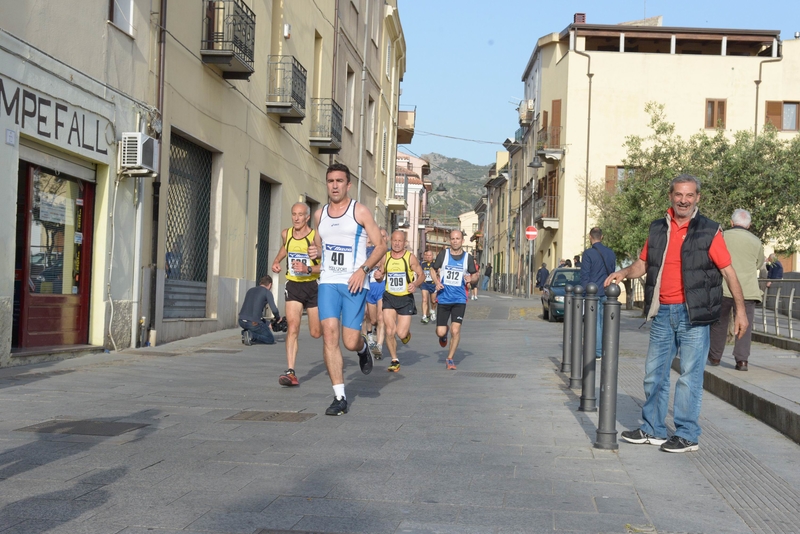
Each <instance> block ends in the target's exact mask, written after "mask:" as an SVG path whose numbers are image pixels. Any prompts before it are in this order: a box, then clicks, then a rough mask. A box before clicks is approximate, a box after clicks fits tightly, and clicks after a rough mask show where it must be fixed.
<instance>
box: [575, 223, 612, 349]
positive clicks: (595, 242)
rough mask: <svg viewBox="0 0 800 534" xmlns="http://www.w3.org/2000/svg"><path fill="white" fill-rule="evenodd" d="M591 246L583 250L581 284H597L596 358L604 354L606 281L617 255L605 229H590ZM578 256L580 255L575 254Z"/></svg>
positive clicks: (584, 285) (584, 286)
mask: <svg viewBox="0 0 800 534" xmlns="http://www.w3.org/2000/svg"><path fill="white" fill-rule="evenodd" d="M589 241H590V242H591V246H590V247H589V248H587V249H586V250H584V251H583V261H582V262H581V286H583V288H584V290H585V289H586V286H587V285H589V284H590V283H594V284H597V296H598V302H597V342H596V344H595V358H600V357H602V355H603V309H604V308H605V306H604V304H605V302H606V291H605V287H604V285H603V284H604V283H605V280H606V278H608V275H610V274H611V273H613V272H614V270H615V269H616V266H617V256H616V255H615V254H614V251H612V250H611V249H610V248H608V247H607V246H605V245H604V244H603V243H602V241H603V231H602V230H601V229H600V228H598V227H596V226H595V227H594V228H592V229H591V230H590V231H589ZM575 257H576V258H577V257H578V256H575Z"/></svg>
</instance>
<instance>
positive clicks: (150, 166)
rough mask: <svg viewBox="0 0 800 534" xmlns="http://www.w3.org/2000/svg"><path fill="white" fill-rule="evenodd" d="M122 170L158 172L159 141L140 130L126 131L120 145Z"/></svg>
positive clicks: (120, 165) (120, 166)
mask: <svg viewBox="0 0 800 534" xmlns="http://www.w3.org/2000/svg"><path fill="white" fill-rule="evenodd" d="M119 154H120V155H119V168H120V171H128V172H131V171H134V172H136V173H137V174H138V173H158V169H157V168H156V167H157V165H158V141H156V140H155V139H153V138H152V137H150V136H148V135H145V134H143V133H138V132H125V133H123V134H122V141H120V146H119Z"/></svg>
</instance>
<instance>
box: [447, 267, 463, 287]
mask: <svg viewBox="0 0 800 534" xmlns="http://www.w3.org/2000/svg"><path fill="white" fill-rule="evenodd" d="M442 283H443V284H444V285H446V286H461V285H463V284H464V271H462V270H461V269H460V268H457V269H453V268H450V267H445V268H444V277H443V279H442Z"/></svg>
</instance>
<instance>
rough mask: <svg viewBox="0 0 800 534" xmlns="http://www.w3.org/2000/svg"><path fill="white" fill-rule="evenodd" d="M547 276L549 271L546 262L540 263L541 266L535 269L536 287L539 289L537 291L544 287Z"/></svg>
mask: <svg viewBox="0 0 800 534" xmlns="http://www.w3.org/2000/svg"><path fill="white" fill-rule="evenodd" d="M548 276H550V271H548V270H547V264H546V263H542V267H541V268H540V269H539V270H538V271H536V287H537V288H538V289H539V291H541V290H542V288H543V287H544V283H545V282H546V281H547V277H548Z"/></svg>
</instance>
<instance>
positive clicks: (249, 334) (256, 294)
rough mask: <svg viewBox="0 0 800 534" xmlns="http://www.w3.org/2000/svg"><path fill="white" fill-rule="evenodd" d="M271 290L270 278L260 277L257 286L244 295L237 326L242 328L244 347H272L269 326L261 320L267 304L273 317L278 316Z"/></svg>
mask: <svg viewBox="0 0 800 534" xmlns="http://www.w3.org/2000/svg"><path fill="white" fill-rule="evenodd" d="M271 289H272V277H271V276H262V277H261V280H259V281H258V285H257V286H256V287H251V288H250V289H248V290H247V293H245V296H244V302H243V303H242V309H241V311H239V326H241V327H242V343H244V344H245V345H252V344H253V343H263V344H265V345H272V344H274V343H275V337H274V336H273V335H272V332H271V331H270V329H269V324H267V322H266V321H264V319H262V318H261V315H262V314H263V313H264V307H265V306H266V305H267V304H269V309H270V310H272V313H273V315H275V317H279V316H280V314H279V313H278V307H277V306H276V305H275V299H274V298H273V297H272V291H270V290H271Z"/></svg>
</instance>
